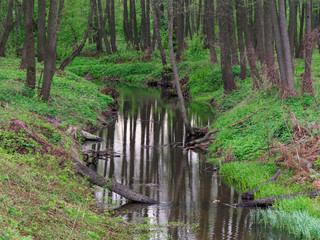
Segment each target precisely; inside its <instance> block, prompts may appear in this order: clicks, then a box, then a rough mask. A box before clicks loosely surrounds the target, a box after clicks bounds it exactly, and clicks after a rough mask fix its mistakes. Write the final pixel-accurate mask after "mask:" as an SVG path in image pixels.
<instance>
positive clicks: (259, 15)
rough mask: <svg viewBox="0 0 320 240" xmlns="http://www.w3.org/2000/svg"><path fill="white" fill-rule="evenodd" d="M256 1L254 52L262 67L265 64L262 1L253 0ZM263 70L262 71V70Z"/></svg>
mask: <svg viewBox="0 0 320 240" xmlns="http://www.w3.org/2000/svg"><path fill="white" fill-rule="evenodd" d="M255 1H256V8H255V20H256V23H255V26H256V39H258V41H257V47H256V50H257V51H256V53H257V55H258V57H259V61H260V63H261V68H262V69H263V68H264V64H265V48H264V47H265V43H264V41H265V37H264V21H263V10H262V2H261V0H255ZM263 72H264V71H263Z"/></svg>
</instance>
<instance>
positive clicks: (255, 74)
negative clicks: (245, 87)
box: [239, 0, 262, 89]
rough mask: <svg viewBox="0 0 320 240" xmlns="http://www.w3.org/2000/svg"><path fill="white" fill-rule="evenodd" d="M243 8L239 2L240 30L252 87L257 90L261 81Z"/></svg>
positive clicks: (245, 12)
mask: <svg viewBox="0 0 320 240" xmlns="http://www.w3.org/2000/svg"><path fill="white" fill-rule="evenodd" d="M244 6H245V5H244V1H243V0H241V4H240V9H239V10H240V15H241V16H242V29H243V31H244V36H245V40H246V52H247V58H248V63H249V66H250V69H251V75H252V85H253V88H254V89H258V88H260V84H261V82H262V80H261V77H260V75H259V70H258V67H257V56H256V53H255V51H254V47H253V43H252V39H251V37H252V35H251V33H250V31H249V26H248V17H247V11H246V9H245V7H244Z"/></svg>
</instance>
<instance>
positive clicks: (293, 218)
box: [251, 209, 320, 239]
mask: <svg viewBox="0 0 320 240" xmlns="http://www.w3.org/2000/svg"><path fill="white" fill-rule="evenodd" d="M251 216H252V218H253V219H254V220H255V222H256V223H260V224H263V225H264V226H265V228H269V226H271V227H272V228H275V229H279V230H285V231H288V232H289V233H291V234H293V235H295V236H297V237H298V238H300V239H320V228H319V224H320V219H319V218H315V217H312V216H310V215H309V214H308V213H307V212H304V211H293V212H290V213H288V212H285V211H281V210H272V209H267V210H257V211H252V212H251Z"/></svg>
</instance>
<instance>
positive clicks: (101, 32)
mask: <svg viewBox="0 0 320 240" xmlns="http://www.w3.org/2000/svg"><path fill="white" fill-rule="evenodd" d="M95 1H96V0H93V4H94V5H93V10H94V11H95V9H96V8H97V6H96V3H95ZM106 3H107V6H106V14H105V15H106V16H105V17H103V14H102V5H101V0H98V14H99V15H98V19H99V23H100V27H99V30H98V32H99V35H100V36H101V37H102V38H103V41H104V45H105V47H106V50H107V54H111V48H110V43H109V40H108V36H107V33H106V30H105V26H106V19H107V17H108V12H109V11H108V3H109V1H107V2H106ZM99 23H98V25H97V26H99Z"/></svg>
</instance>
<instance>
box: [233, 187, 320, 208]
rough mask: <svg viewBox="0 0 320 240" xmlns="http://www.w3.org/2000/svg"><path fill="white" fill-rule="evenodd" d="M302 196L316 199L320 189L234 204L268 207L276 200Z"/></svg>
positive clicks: (238, 205)
mask: <svg viewBox="0 0 320 240" xmlns="http://www.w3.org/2000/svg"><path fill="white" fill-rule="evenodd" d="M301 195H306V196H308V197H310V198H315V197H317V196H319V195H320V189H318V190H314V191H309V192H302V193H293V194H284V195H279V196H274V197H266V198H259V199H256V200H251V201H247V202H241V203H237V204H233V206H234V207H267V206H271V205H273V204H274V202H275V201H276V200H279V199H285V198H294V197H297V196H301Z"/></svg>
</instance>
